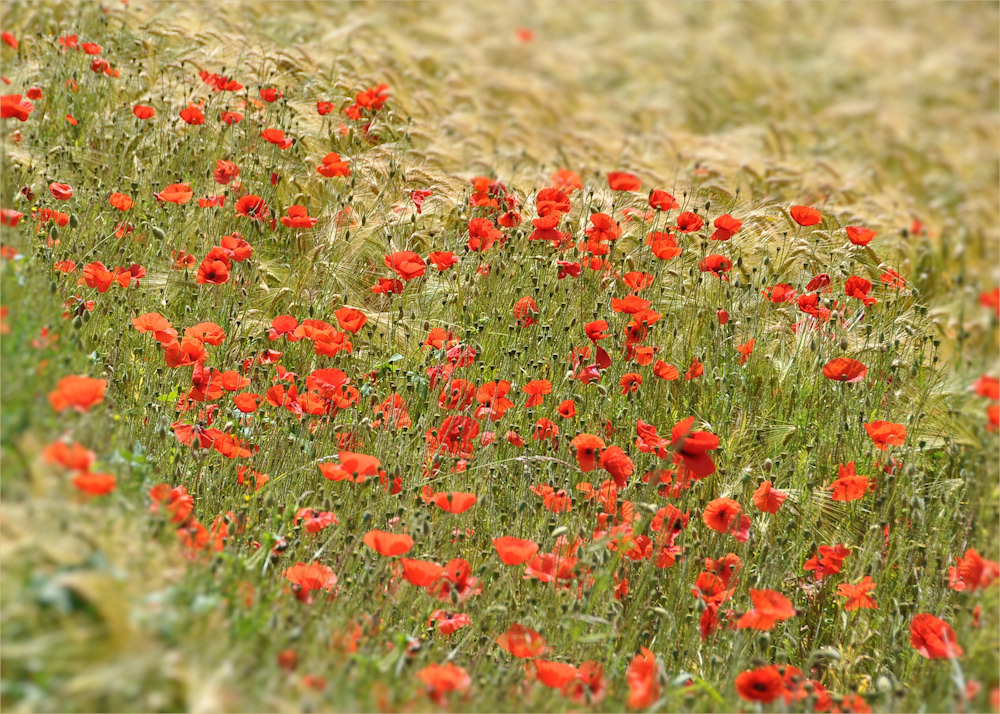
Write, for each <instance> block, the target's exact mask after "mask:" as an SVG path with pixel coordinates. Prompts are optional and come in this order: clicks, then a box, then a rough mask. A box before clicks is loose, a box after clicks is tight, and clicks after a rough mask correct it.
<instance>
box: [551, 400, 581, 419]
mask: <svg viewBox="0 0 1000 714" xmlns="http://www.w3.org/2000/svg"><path fill="white" fill-rule="evenodd" d="M556 412H558V414H559V416H561V417H562V418H563V419H572V418H573V417H575V416H576V402H574V401H573V400H572V399H564V400H563V401H561V402H559V406H558V407H556Z"/></svg>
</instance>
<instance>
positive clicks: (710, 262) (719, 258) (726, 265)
mask: <svg viewBox="0 0 1000 714" xmlns="http://www.w3.org/2000/svg"><path fill="white" fill-rule="evenodd" d="M732 267H733V261H731V260H730V259H729V258H727V257H725V256H724V255H709V256H706V257H705V258H703V259H702V260H701V262H700V263H698V270H700V271H701V272H703V273H712V274H713V275H715V276H716V277H717V278H720V279H722V280H725V281H727V282H728V281H729V276H728V275H726V273H727V272H728V271H729V270H730V269H731V268H732Z"/></svg>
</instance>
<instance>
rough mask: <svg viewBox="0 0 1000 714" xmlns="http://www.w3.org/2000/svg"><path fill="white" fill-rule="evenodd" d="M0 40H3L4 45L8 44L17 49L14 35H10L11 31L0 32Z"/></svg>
mask: <svg viewBox="0 0 1000 714" xmlns="http://www.w3.org/2000/svg"><path fill="white" fill-rule="evenodd" d="M0 40H3V42H4V44H5V45H9V46H10V47H12V48H14V49H15V50H16V49H17V45H18V42H17V38H16V37H14V35H12V34H11V33H9V32H0Z"/></svg>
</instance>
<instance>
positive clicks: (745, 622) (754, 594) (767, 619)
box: [736, 588, 796, 631]
mask: <svg viewBox="0 0 1000 714" xmlns="http://www.w3.org/2000/svg"><path fill="white" fill-rule="evenodd" d="M750 599H751V600H752V601H753V609H751V610H750V611H749V612H747V613H746V614H745V615H743V616H742V617H741V618H740V619H739V620H737V622H736V626H737V627H738V628H740V629H741V630H745V629H748V628H750V629H754V630H764V631H767V630H770V629H771V628H772V627H774V625H775V623H778V622H781V621H782V620H787V619H789V618H791V617H795V615H796V612H795V608H794V607H792V603H791V602H790V601H789V600H788V598H786V597H785V596H784V595H782V594H781V593H779V592H777V591H776V590H754V589H753V588H751V589H750Z"/></svg>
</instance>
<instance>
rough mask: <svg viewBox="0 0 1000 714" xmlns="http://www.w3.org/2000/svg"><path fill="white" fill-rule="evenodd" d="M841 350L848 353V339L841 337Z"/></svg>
mask: <svg viewBox="0 0 1000 714" xmlns="http://www.w3.org/2000/svg"><path fill="white" fill-rule="evenodd" d="M840 349H842V350H844V351H845V352H846V351H847V338H846V337H841V338H840Z"/></svg>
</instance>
